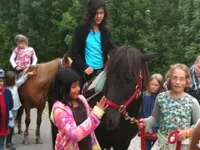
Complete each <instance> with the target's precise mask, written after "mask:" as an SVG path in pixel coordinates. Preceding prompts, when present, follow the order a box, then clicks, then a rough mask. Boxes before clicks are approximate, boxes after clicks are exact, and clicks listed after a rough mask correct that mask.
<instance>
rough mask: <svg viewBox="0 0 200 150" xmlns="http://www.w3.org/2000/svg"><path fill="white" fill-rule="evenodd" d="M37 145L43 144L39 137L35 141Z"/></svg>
mask: <svg viewBox="0 0 200 150" xmlns="http://www.w3.org/2000/svg"><path fill="white" fill-rule="evenodd" d="M35 143H36V144H43V142H42V140H41V138H40V137H37V138H36V139H35Z"/></svg>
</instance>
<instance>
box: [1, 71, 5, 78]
mask: <svg viewBox="0 0 200 150" xmlns="http://www.w3.org/2000/svg"><path fill="white" fill-rule="evenodd" d="M4 77H5V73H4V71H3V69H0V78H4Z"/></svg>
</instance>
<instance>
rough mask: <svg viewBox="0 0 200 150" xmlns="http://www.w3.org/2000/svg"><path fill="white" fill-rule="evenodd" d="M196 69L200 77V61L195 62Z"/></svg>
mask: <svg viewBox="0 0 200 150" xmlns="http://www.w3.org/2000/svg"><path fill="white" fill-rule="evenodd" d="M194 71H195V73H196V75H197V76H198V77H200V63H195V64H194Z"/></svg>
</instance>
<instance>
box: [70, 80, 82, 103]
mask: <svg viewBox="0 0 200 150" xmlns="http://www.w3.org/2000/svg"><path fill="white" fill-rule="evenodd" d="M79 92H80V86H79V82H78V81H76V82H74V83H73V84H72V85H71V89H70V92H69V97H70V99H71V100H76V99H77V98H78V95H79Z"/></svg>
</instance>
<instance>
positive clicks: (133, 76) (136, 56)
mask: <svg viewBox="0 0 200 150" xmlns="http://www.w3.org/2000/svg"><path fill="white" fill-rule="evenodd" d="M140 55H141V53H140V52H139V50H138V49H136V48H128V47H121V48H118V49H117V50H116V51H115V53H114V54H113V56H112V57H111V60H110V63H109V65H108V67H107V78H106V82H105V86H104V94H105V96H106V97H107V98H108V99H110V100H112V101H114V102H115V103H117V104H119V103H120V102H122V100H127V99H128V98H129V97H130V95H131V94H132V93H133V91H134V89H135V86H136V85H137V83H138V81H139V79H140V76H139V75H140V71H142V60H141V56H140Z"/></svg>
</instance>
